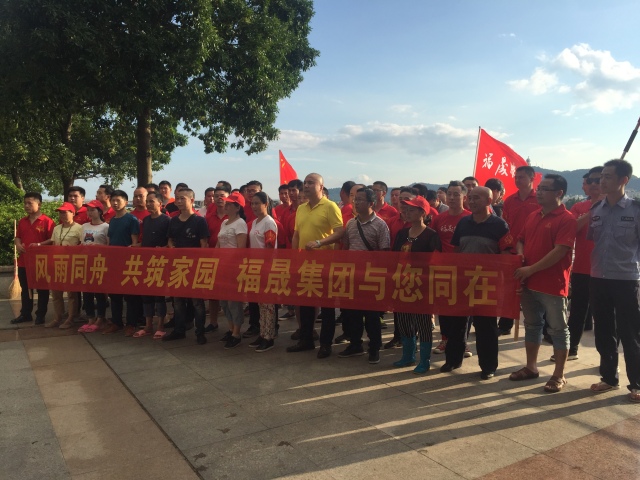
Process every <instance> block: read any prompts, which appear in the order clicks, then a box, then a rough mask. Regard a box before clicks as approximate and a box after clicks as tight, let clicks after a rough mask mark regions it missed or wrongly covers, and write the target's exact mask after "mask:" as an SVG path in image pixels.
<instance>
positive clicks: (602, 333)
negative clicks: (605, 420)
mask: <svg viewBox="0 0 640 480" xmlns="http://www.w3.org/2000/svg"><path fill="white" fill-rule="evenodd" d="M632 171H633V169H632V167H631V164H630V163H629V162H626V161H624V160H610V161H608V162H607V163H605V164H604V169H603V170H602V175H601V178H600V188H601V190H602V193H603V194H605V195H606V198H605V199H603V200H601V201H600V202H598V203H596V204H595V205H594V206H593V207H592V208H591V221H590V223H589V230H588V232H587V238H589V239H592V240H593V242H594V249H593V253H592V255H591V282H590V300H591V305H592V306H593V317H594V322H595V330H594V333H595V339H596V348H597V350H598V353H599V354H600V375H601V377H602V378H601V381H600V382H599V383H596V384H593V385H591V390H592V391H594V392H604V391H607V390H612V389H616V388H619V387H618V383H619V379H618V341H620V342H621V343H622V347H623V350H624V359H625V363H626V366H627V377H628V379H629V386H628V388H629V391H630V393H629V400H630V401H632V402H635V403H640V202H638V201H636V200H632V199H631V198H629V197H628V196H627V195H626V194H625V186H626V185H627V183H629V179H630V178H631V174H632Z"/></svg>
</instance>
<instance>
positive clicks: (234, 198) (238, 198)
mask: <svg viewBox="0 0 640 480" xmlns="http://www.w3.org/2000/svg"><path fill="white" fill-rule="evenodd" d="M224 201H225V202H231V203H237V204H238V205H240V206H241V207H244V197H243V196H242V194H241V193H238V192H235V193H232V194H231V195H229V196H228V197H225V199H224Z"/></svg>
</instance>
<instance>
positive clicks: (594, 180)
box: [585, 178, 600, 185]
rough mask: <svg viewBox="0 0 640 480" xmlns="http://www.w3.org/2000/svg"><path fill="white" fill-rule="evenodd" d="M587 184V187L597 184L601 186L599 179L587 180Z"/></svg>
mask: <svg viewBox="0 0 640 480" xmlns="http://www.w3.org/2000/svg"><path fill="white" fill-rule="evenodd" d="M585 182H586V183H587V185H591V184H592V183H595V184H598V185H599V184H600V179H599V178H585Z"/></svg>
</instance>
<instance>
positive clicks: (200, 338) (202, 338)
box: [196, 333, 207, 345]
mask: <svg viewBox="0 0 640 480" xmlns="http://www.w3.org/2000/svg"><path fill="white" fill-rule="evenodd" d="M196 342H198V345H204V344H205V343H207V337H205V336H204V333H201V334H200V335H196Z"/></svg>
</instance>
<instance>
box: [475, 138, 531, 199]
mask: <svg viewBox="0 0 640 480" xmlns="http://www.w3.org/2000/svg"><path fill="white" fill-rule="evenodd" d="M526 165H528V163H527V161H526V160H525V159H524V158H522V157H521V156H520V155H518V154H517V153H516V152H514V151H513V150H512V149H511V147H509V146H507V145H505V144H504V143H502V142H499V141H498V140H496V139H495V138H493V137H492V136H491V135H489V134H488V133H487V132H485V131H484V130H483V129H480V135H479V137H478V149H477V153H476V165H475V169H474V174H473V176H474V177H476V178H477V179H478V183H479V184H480V185H484V184H485V182H486V181H487V180H489V179H490V178H498V179H500V180H502V183H503V184H504V188H505V197H506V196H508V195H511V194H512V193H515V192H516V191H517V190H518V189H517V188H516V184H515V180H514V177H515V175H516V169H517V168H518V167H522V166H526ZM541 177H542V175H540V174H538V173H537V174H536V178H535V180H534V187H535V186H537V185H538V183H540V178H541Z"/></svg>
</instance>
